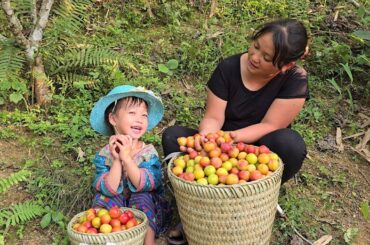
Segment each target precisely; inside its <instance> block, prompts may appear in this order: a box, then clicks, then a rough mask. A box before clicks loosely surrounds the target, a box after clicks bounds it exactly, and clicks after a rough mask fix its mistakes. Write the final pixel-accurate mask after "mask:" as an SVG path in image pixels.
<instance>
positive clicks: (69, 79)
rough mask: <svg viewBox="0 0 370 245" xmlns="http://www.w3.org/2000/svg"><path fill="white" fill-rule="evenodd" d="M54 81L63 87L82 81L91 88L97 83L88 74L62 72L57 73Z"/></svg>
mask: <svg viewBox="0 0 370 245" xmlns="http://www.w3.org/2000/svg"><path fill="white" fill-rule="evenodd" d="M56 81H57V83H58V84H59V85H61V86H62V87H63V88H65V89H66V88H68V87H72V86H73V85H74V84H77V83H83V84H84V85H85V86H86V87H89V88H93V87H95V85H96V84H97V83H98V81H97V80H94V79H92V78H91V77H89V76H84V75H79V74H76V73H70V72H68V73H62V74H60V75H57V77H56Z"/></svg>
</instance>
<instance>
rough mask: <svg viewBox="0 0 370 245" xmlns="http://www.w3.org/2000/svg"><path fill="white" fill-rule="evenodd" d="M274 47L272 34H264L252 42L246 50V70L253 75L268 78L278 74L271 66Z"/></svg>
mask: <svg viewBox="0 0 370 245" xmlns="http://www.w3.org/2000/svg"><path fill="white" fill-rule="evenodd" d="M274 54H275V47H274V43H273V41H272V33H266V34H263V35H262V36H260V37H259V38H258V39H257V40H254V41H253V42H252V44H251V46H250V48H249V49H248V58H247V69H248V71H249V72H250V73H251V74H253V75H260V76H270V75H276V73H278V72H280V69H278V68H277V67H276V66H274V65H273V64H272V58H273V57H274Z"/></svg>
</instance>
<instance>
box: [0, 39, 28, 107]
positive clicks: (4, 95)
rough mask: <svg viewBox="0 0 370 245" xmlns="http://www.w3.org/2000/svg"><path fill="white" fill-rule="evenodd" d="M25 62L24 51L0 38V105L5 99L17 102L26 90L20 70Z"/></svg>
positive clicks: (25, 82) (25, 83)
mask: <svg viewBox="0 0 370 245" xmlns="http://www.w3.org/2000/svg"><path fill="white" fill-rule="evenodd" d="M25 63H26V60H25V57H24V53H23V51H22V50H20V49H19V48H17V47H15V45H14V43H13V42H11V41H8V40H0V105H2V104H4V103H5V102H6V101H10V102H13V103H18V102H19V101H21V100H22V99H23V94H24V93H25V92H26V91H27V83H28V82H27V81H26V80H24V79H22V77H21V71H22V68H23V67H24V65H25Z"/></svg>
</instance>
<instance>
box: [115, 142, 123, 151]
mask: <svg viewBox="0 0 370 245" xmlns="http://www.w3.org/2000/svg"><path fill="white" fill-rule="evenodd" d="M117 142H118V143H120V144H121V145H122V141H121V140H119V139H117ZM115 149H116V152H117V153H119V152H120V149H119V147H118V146H116V148H115Z"/></svg>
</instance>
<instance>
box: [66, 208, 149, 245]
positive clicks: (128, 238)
mask: <svg viewBox="0 0 370 245" xmlns="http://www.w3.org/2000/svg"><path fill="white" fill-rule="evenodd" d="M121 210H122V211H125V210H131V211H132V212H133V213H134V215H135V217H136V218H137V219H138V220H139V221H141V223H140V224H139V225H137V226H135V227H133V228H130V229H128V230H123V231H118V232H112V233H109V234H100V233H99V234H86V233H80V232H77V231H75V230H73V229H72V226H73V224H75V223H77V220H78V219H79V218H80V216H82V215H83V214H84V213H85V212H82V213H79V214H77V215H75V216H74V217H73V218H72V220H71V221H70V222H69V223H68V227H67V231H68V236H69V239H70V241H71V244H72V245H78V244H81V243H83V244H89V245H90V244H104V245H106V244H107V243H113V244H115V245H143V243H144V237H145V234H146V231H147V224H148V219H147V217H146V215H145V213H144V212H142V211H140V210H137V209H133V208H123V207H122V208H121Z"/></svg>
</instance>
